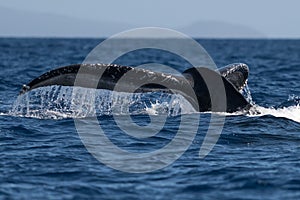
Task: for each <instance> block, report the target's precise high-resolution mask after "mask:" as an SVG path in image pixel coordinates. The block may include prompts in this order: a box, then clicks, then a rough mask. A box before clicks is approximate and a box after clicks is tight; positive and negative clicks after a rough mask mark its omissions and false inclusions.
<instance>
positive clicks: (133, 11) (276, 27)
mask: <svg viewBox="0 0 300 200" xmlns="http://www.w3.org/2000/svg"><path fill="white" fill-rule="evenodd" d="M0 7H6V8H11V9H16V10H20V11H32V12H39V13H48V14H54V15H62V16H69V17H72V18H77V19H88V20H97V21H105V22H121V23H126V24H131V25H136V26H161V27H169V28H170V27H174V28H175V27H182V26H186V25H190V24H193V23H195V22H197V21H206V20H214V21H221V22H226V23H231V24H237V25H243V26H246V27H250V28H252V29H254V30H257V31H259V32H262V33H263V34H264V35H266V36H267V37H296V38H300V11H299V10H300V1H297V0H287V1H276V0H206V1H202V0H187V1H183V0H147V1H146V0H109V1H101V0H86V1H76V0H50V1H43V0H26V1H22V0H1V1H0ZM7 20H8V22H9V19H7ZM32 29H33V30H34V27H32ZM0 31H1V30H0Z"/></svg>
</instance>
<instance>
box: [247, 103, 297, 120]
mask: <svg viewBox="0 0 300 200" xmlns="http://www.w3.org/2000/svg"><path fill="white" fill-rule="evenodd" d="M253 109H254V111H255V112H252V113H251V112H250V114H248V115H247V116H250V117H259V116H265V115H272V116H274V117H281V118H286V119H290V120H293V121H295V122H298V123H300V105H299V104H298V105H294V106H289V107H283V108H265V107H262V106H258V105H255V106H254V107H253ZM250 111H251V110H250Z"/></svg>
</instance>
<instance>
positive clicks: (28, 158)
mask: <svg viewBox="0 0 300 200" xmlns="http://www.w3.org/2000/svg"><path fill="white" fill-rule="evenodd" d="M101 41H102V40H101V39H58V38H57V39H51V38H50V39H46V38H44V39H38V38H36V39H30V38H26V39H21V38H18V39H17V38H0V69H1V70H0V152H1V153H0V199H42V198H46V199H82V198H86V199H272V200H273V199H300V106H299V103H300V76H299V74H300V40H221V39H220V40H208V39H207V40H197V41H198V42H199V43H200V44H201V45H202V46H203V47H204V48H205V49H206V51H207V52H208V53H209V55H210V56H211V57H212V58H213V60H214V61H215V63H216V65H217V66H218V67H223V66H225V65H227V64H230V63H238V62H242V63H246V64H247V65H248V66H249V68H250V75H249V79H248V89H249V91H248V92H247V95H248V97H249V95H251V97H252V101H253V102H254V103H255V107H256V109H257V110H259V112H260V113H259V114H257V113H256V114H255V113H252V114H251V113H233V114H226V113H219V114H218V115H219V116H223V117H224V118H225V123H224V127H223V128H222V132H221V134H220V137H219V138H218V140H217V141H216V144H215V145H214V146H213V148H212V150H211V151H210V152H209V153H208V155H207V156H205V157H204V158H200V157H199V150H200V147H201V144H202V143H203V142H204V137H205V135H206V133H207V131H208V129H209V128H208V126H209V124H210V123H211V121H210V120H211V118H212V114H211V113H197V112H193V111H192V110H190V108H189V107H188V105H185V104H186V103H185V102H184V100H183V99H182V98H181V97H180V96H172V95H166V94H156V93H153V94H144V95H138V94H137V95H136V96H128V95H127V94H122V93H119V94H118V93H116V94H115V93H114V94H111V93H110V94H108V93H109V92H108V91H91V90H90V89H81V93H80V94H81V96H84V98H85V103H84V105H82V104H80V103H79V104H77V103H76V102H75V103H74V102H70V100H71V98H70V96H72V88H70V87H57V86H51V87H46V88H41V89H37V90H34V91H32V92H30V93H29V94H28V95H24V96H22V97H18V95H19V91H20V89H21V87H22V85H23V84H26V83H28V82H29V81H31V80H32V79H33V78H36V77H38V76H39V75H41V74H43V73H44V72H46V71H49V70H51V69H54V68H57V67H59V66H65V65H70V64H75V63H82V62H83V61H84V59H85V57H86V56H87V55H88V53H89V52H90V51H91V50H92V49H93V48H94V47H95V46H96V45H98V44H99V42H101ZM190 54H192V55H193V52H190ZM173 56H174V55H168V54H161V53H160V52H157V51H151V50H149V51H144V52H140V53H138V52H137V53H135V54H132V55H129V56H127V57H126V56H124V57H122V58H121V59H119V60H118V61H117V63H118V64H123V65H125V64H129V65H130V64H131V65H138V64H144V63H146V62H150V61H151V62H156V63H163V64H166V65H172V67H173V68H174V69H176V70H178V71H183V70H185V69H186V68H187V64H186V63H184V62H183V61H182V60H180V59H174V58H173ZM194 56H197V55H194ZM95 96H96V97H95ZM93 98H96V100H97V101H96V106H97V109H96V111H95V112H93V110H91V107H89V106H90V105H94V104H92V103H93V102H91V101H90V100H91V99H93ZM248 99H250V98H248ZM72 105H73V106H74V105H77V106H76V107H75V108H74V107H72ZM178 105H181V107H180V108H178V107H177V106H178ZM126 108H127V109H126ZM95 117H96V118H95ZM116 118H118V119H119V121H121V122H125V125H126V124H128V126H126V127H125V126H124V124H123V130H122V129H121V128H120V127H119V126H118V124H117V123H116ZM74 119H75V121H74ZM95 119H97V120H98V121H99V124H101V127H102V129H103V130H104V132H105V134H106V136H107V137H108V138H109V139H110V140H111V141H112V143H113V144H114V145H115V146H118V147H119V148H121V149H123V150H125V151H128V152H134V153H136V154H139V153H145V152H153V151H156V150H158V149H161V148H163V147H165V146H166V145H167V144H169V143H170V142H171V141H172V140H173V139H174V138H175V137H176V134H177V132H178V130H179V129H180V130H181V128H182V130H183V133H186V134H188V133H191V132H193V131H195V134H196V135H195V137H194V138H192V140H191V141H190V145H189V146H188V147H187V149H186V151H184V152H183V153H182V155H180V156H179V157H178V159H177V160H176V159H175V161H174V162H170V163H164V161H165V160H168V159H169V158H170V157H168V155H169V154H167V155H163V154H162V155H158V156H157V157H154V158H153V159H154V160H158V161H157V162H159V161H160V162H161V163H162V164H165V165H166V166H165V167H162V168H161V169H157V170H153V171H150V172H147V173H131V172H136V171H135V170H137V169H139V168H140V169H145V170H147V169H148V168H147V167H149V166H150V165H151V164H149V165H148V164H147V163H148V161H149V162H151V160H148V161H145V163H144V164H143V165H141V166H140V165H139V164H138V163H135V162H134V161H135V159H132V160H131V162H130V165H129V166H128V165H127V166H126V164H127V160H126V158H125V159H120V160H118V159H115V157H114V156H111V155H107V157H106V158H105V159H106V161H110V160H113V161H111V162H110V164H111V165H112V166H117V167H122V166H123V167H124V166H126V167H127V168H126V170H124V171H127V172H124V171H122V170H121V171H120V170H117V169H114V167H111V166H108V165H107V164H105V163H103V162H100V161H99V160H98V159H97V156H93V155H94V154H91V153H90V152H89V150H88V149H87V148H86V147H85V145H84V142H83V139H82V135H80V134H79V133H78V127H77V125H76V120H79V121H80V120H83V121H84V122H83V124H84V125H86V126H87V127H88V126H89V123H92V121H93V120H95ZM132 121H133V122H134V123H135V124H136V127H138V128H135V129H134V130H133V128H132V127H133V126H131V123H132ZM151 122H157V123H156V124H154V127H153V126H152V127H151V126H149V124H151ZM161 122H162V123H163V124H162V128H161V129H160V127H159V126H158V125H161V124H160V123H161ZM182 122H185V123H182ZM157 124H158V125H157ZM179 124H182V126H179ZM155 125H157V126H158V127H155ZM124 127H125V128H124ZM131 128H132V131H135V133H134V134H135V136H137V135H139V134H141V138H137V137H133V136H132V135H130V134H132V133H130V131H131ZM124 129H126V130H127V133H129V134H126V131H124ZM149 129H151V130H152V129H154V131H157V134H156V135H153V136H151V137H149V138H148V137H147V138H143V136H149V135H147V130H149ZM156 129H157V130H156ZM143 134H144V135H143ZM107 148H109V147H107ZM178 148H179V149H180V144H179V146H178ZM175 151H176V149H175ZM169 153H170V152H169ZM171 154H172V152H171ZM176 155H177V154H176ZM159 156H161V157H159ZM164 156H165V157H164ZM128 160H129V159H128ZM128 162H129V161H128ZM117 167H116V168H117Z"/></svg>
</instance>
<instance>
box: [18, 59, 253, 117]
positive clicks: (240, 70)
mask: <svg viewBox="0 0 300 200" xmlns="http://www.w3.org/2000/svg"><path fill="white" fill-rule="evenodd" d="M248 76H249V67H248V66H247V65H246V64H244V63H233V64H230V65H227V66H225V67H223V68H221V69H217V70H212V69H209V68H206V67H192V68H189V69H187V70H185V71H183V72H182V73H181V74H180V75H174V74H169V73H162V72H156V71H151V70H148V69H142V68H136V67H131V66H122V65H117V64H100V63H95V64H73V65H68V66H63V67H59V68H57V69H54V70H51V71H48V72H46V73H44V74H42V75H41V76H39V77H37V78H35V79H33V80H32V81H30V82H29V83H27V84H24V85H23V87H22V88H21V91H20V93H19V95H24V94H25V93H27V92H29V91H31V90H33V89H36V88H40V87H46V86H52V85H58V86H71V87H74V86H75V87H83V88H96V89H104V90H111V91H117V92H129V93H146V92H164V93H171V94H179V95H182V96H183V97H184V98H185V99H186V100H187V101H188V102H189V103H190V104H191V105H192V106H193V107H194V109H195V110H196V111H199V112H206V111H212V112H229V113H232V112H237V111H247V110H249V109H250V108H251V106H252V105H251V104H250V103H249V102H248V101H247V100H246V99H245V97H244V96H243V95H242V93H241V90H242V89H243V88H244V87H245V85H246V83H247V80H248Z"/></svg>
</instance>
